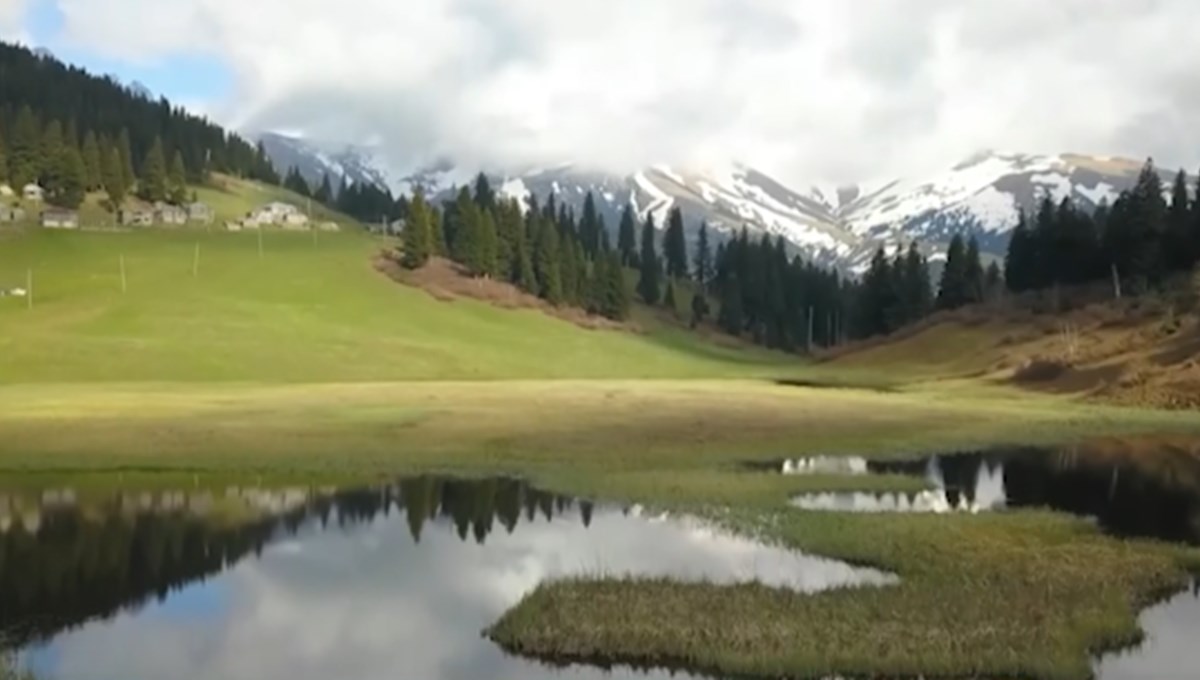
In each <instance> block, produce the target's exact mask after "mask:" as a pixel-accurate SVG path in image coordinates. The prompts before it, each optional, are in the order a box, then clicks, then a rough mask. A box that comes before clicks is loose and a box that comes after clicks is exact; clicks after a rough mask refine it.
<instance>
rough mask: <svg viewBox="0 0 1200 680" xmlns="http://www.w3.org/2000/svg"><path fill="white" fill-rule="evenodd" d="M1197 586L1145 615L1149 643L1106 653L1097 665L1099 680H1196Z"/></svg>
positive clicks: (1199, 597) (1199, 615)
mask: <svg viewBox="0 0 1200 680" xmlns="http://www.w3.org/2000/svg"><path fill="white" fill-rule="evenodd" d="M1194 587H1195V586H1193V589H1190V590H1188V591H1186V592H1183V593H1180V594H1179V595H1176V596H1175V597H1173V598H1172V599H1170V600H1168V601H1166V602H1164V603H1162V604H1159V605H1157V606H1154V607H1151V608H1150V609H1147V610H1146V611H1144V612H1142V615H1141V617H1140V618H1139V621H1140V623H1141V625H1142V628H1144V629H1145V631H1146V640H1145V642H1143V643H1142V644H1141V645H1140V646H1139V647H1137V648H1136V649H1131V650H1128V651H1126V652H1119V653H1115V654H1106V655H1105V656H1104V657H1103V658H1102V659H1101V661H1100V663H1098V664H1097V665H1096V678H1097V680H1135V679H1137V680H1141V679H1142V678H1154V679H1155V680H1194V679H1195V678H1196V677H1197V674H1198V670H1197V666H1196V651H1195V650H1196V645H1197V643H1198V642H1200V594H1197V593H1196V592H1195V591H1194Z"/></svg>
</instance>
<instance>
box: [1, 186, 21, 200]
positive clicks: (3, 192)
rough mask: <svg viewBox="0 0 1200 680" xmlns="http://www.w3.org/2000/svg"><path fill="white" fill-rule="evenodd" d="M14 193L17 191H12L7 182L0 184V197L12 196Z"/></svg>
mask: <svg viewBox="0 0 1200 680" xmlns="http://www.w3.org/2000/svg"><path fill="white" fill-rule="evenodd" d="M16 195H17V193H16V192H15V191H13V188H12V187H11V186H9V185H7V184H0V198H12V197H13V196H16Z"/></svg>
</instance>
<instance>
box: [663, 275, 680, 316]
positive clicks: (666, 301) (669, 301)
mask: <svg viewBox="0 0 1200 680" xmlns="http://www.w3.org/2000/svg"><path fill="white" fill-rule="evenodd" d="M663 306H664V307H666V308H667V310H668V311H669V312H671V314H676V313H677V312H678V311H679V305H677V304H676V303H675V283H674V282H673V281H667V292H666V294H665V295H663Z"/></svg>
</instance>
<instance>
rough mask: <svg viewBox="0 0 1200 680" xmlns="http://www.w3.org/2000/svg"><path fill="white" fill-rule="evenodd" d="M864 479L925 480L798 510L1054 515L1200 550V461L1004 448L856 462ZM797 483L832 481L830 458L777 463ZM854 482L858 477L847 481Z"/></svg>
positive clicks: (801, 500) (825, 497) (807, 503)
mask: <svg viewBox="0 0 1200 680" xmlns="http://www.w3.org/2000/svg"><path fill="white" fill-rule="evenodd" d="M849 460H850V462H848V463H845V464H844V465H843V469H845V470H855V471H860V472H858V473H857V474H907V475H915V476H920V477H922V478H923V479H925V481H926V482H927V483H928V485H929V486H930V489H929V490H928V491H924V492H919V493H850V492H847V493H809V494H802V495H799V496H796V497H795V498H793V499H792V503H793V505H795V506H797V507H799V508H802V509H805V510H815V511H838V512H926V513H947V512H988V511H997V510H1003V509H1006V508H1049V509H1053V510H1058V511H1061V512H1067V513H1071V514H1075V515H1080V516H1084V517H1089V518H1093V519H1095V520H1096V521H1097V522H1098V523H1099V525H1100V526H1101V527H1102V528H1103V529H1104V530H1106V531H1108V532H1111V533H1113V534H1117V535H1120V536H1132V537H1147V538H1157V539H1162V540H1167V541H1173V542H1181V543H1190V544H1193V545H1200V460H1197V459H1196V458H1193V457H1189V456H1143V457H1140V458H1139V457H1132V456H1130V457H1120V456H1104V457H1101V456H1092V455H1089V454H1088V453H1087V451H1086V450H1081V449H1079V448H1071V449H1064V450H1039V449H1030V448H1014V449H996V450H990V451H984V452H972V453H962V454H953V455H940V456H929V457H924V458H918V459H915V460H911V461H872V460H867V459H864V458H851V459H849ZM771 467H772V468H773V469H778V470H779V471H780V472H784V471H785V470H786V471H788V473H790V474H812V473H814V472H824V471H825V470H827V469H829V468H831V467H832V463H830V462H827V461H826V460H825V459H798V460H792V461H788V462H786V463H779V464H772V465H771ZM847 474H855V473H847Z"/></svg>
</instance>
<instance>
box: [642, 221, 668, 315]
mask: <svg viewBox="0 0 1200 680" xmlns="http://www.w3.org/2000/svg"><path fill="white" fill-rule="evenodd" d="M655 232H656V230H655V228H654V214H653V213H649V214H647V215H646V224H645V226H643V227H642V251H641V253H640V254H639V255H638V264H639V267H638V268H639V271H640V276H639V278H638V284H637V292H638V295H639V296H641V298H642V301H643V302H645V303H646V304H648V305H657V304H658V301H659V296H660V295H661V294H662V291H661V289H660V283H659V277H660V276H661V268H660V264H659V261H658V254H657V253H656V252H655V249H654V241H655V240H656V239H655Z"/></svg>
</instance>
